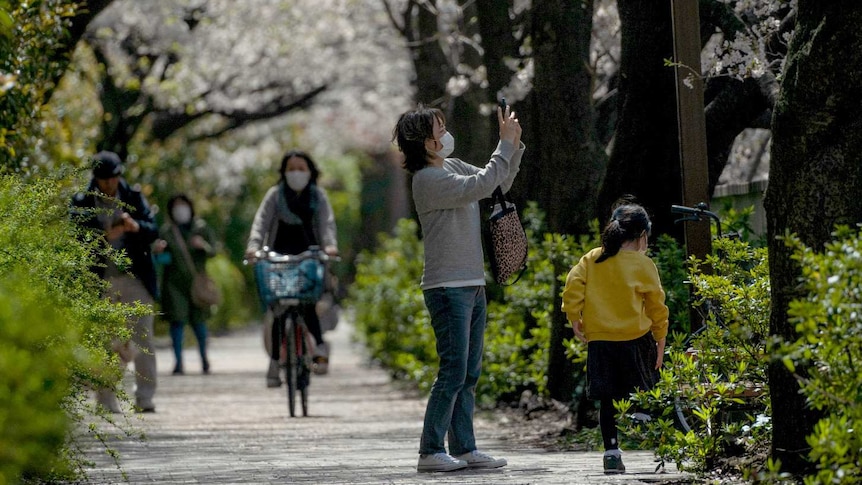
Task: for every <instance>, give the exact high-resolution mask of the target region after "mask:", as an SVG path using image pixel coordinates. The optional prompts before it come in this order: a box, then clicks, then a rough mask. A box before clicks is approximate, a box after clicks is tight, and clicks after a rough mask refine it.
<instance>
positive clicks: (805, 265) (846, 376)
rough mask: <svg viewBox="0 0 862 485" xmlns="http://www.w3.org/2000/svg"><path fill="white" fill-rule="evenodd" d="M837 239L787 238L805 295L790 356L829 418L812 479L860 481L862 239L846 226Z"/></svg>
mask: <svg viewBox="0 0 862 485" xmlns="http://www.w3.org/2000/svg"><path fill="white" fill-rule="evenodd" d="M834 236H835V238H834V241H832V242H830V243H828V244H827V245H826V246H825V248H824V249H825V250H819V248H818V249H817V250H815V249H811V248H807V247H805V246H804V245H803V244H802V243H801V242H800V241H799V240H798V239H797V238H795V237H792V238H789V239H788V244H790V245H791V246H792V247H793V248H794V259H796V260H798V262H799V265H800V267H801V268H802V278H801V280H800V281H801V284H802V285H803V286H804V288H805V290H806V293H807V296H806V297H805V298H801V299H798V300H795V301H793V302H792V303H791V304H790V307H789V310H788V316H789V318H791V319H792V320H791V321H792V322H794V323H795V325H796V331H797V332H798V335H799V339H798V340H797V341H796V342H789V343H788V345H787V346H786V348H785V349H784V350H785V352H786V355H785V357H784V361H785V364H786V365H787V367H788V368H789V369H790V371H791V372H793V371H794V370H795V369H796V366H797V365H799V364H801V363H805V364H806V368H807V370H808V374H809V376H808V377H807V378H802V377H801V376H797V377H798V378H799V379H800V382H801V385H802V392H803V393H804V394H805V396H806V397H807V399H808V402H809V403H810V404H811V406H813V407H814V408H816V409H818V410H821V411H823V412H824V415H825V416H824V417H823V418H822V419H821V420H820V421H819V422H818V423H817V424H816V425H815V427H814V432H813V433H812V434H811V435H810V436H808V438H807V440H808V444H809V445H810V446H811V451H810V452H809V457H810V459H811V461H812V462H813V463H816V464H817V468H818V471H817V473H816V474H813V475H811V476H809V477H806V479H805V483H808V484H814V483H841V484H844V483H846V484H850V483H859V482H860V481H862V471H860V468H859V463H862V436H860V434H859V429H860V428H862V370H860V366H859V363H860V362H862V312H860V309H862V238H860V234H859V232H857V230H851V229H850V228H848V227H846V226H842V227H839V228H837V229H836V232H835V234H834Z"/></svg>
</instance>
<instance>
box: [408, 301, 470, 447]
mask: <svg viewBox="0 0 862 485" xmlns="http://www.w3.org/2000/svg"><path fill="white" fill-rule="evenodd" d="M424 296H425V306H426V307H427V308H428V313H429V314H430V315H431V326H432V327H434V336H435V337H436V339H437V354H438V356H439V357H440V369H439V371H438V373H437V379H436V380H435V381H434V385H433V387H432V388H431V395H430V397H429V398H428V407H427V408H426V409H425V424H424V426H423V428H422V439H421V440H420V442H419V453H420V454H422V455H430V454H434V453H440V452H445V451H446V449H445V447H444V446H443V439H444V436H445V435H446V432H447V431H448V433H449V453H450V454H451V455H461V454H463V453H469V452H471V451H473V450H475V449H476V438H475V437H474V435H473V408H474V406H475V402H476V383H477V382H478V381H479V374H481V372H482V350H483V344H484V333H485V316H486V302H485V287H484V286H468V287H463V288H432V289H430V290H426V291H424Z"/></svg>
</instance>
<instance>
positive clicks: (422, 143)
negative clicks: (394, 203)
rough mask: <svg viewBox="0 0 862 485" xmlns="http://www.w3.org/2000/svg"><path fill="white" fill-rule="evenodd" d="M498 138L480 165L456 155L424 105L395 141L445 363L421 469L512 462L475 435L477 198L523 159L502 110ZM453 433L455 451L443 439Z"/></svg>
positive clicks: (482, 305)
mask: <svg viewBox="0 0 862 485" xmlns="http://www.w3.org/2000/svg"><path fill="white" fill-rule="evenodd" d="M497 119H498V122H499V126H500V142H499V143H498V144H497V148H496V150H495V151H494V153H493V154H492V155H491V159H490V161H489V162H488V163H487V164H485V166H484V167H482V168H479V167H476V166H473V165H470V164H468V163H466V162H463V161H461V160H459V159H457V158H450V155H451V154H452V152H453V151H454V149H455V138H454V137H453V136H452V134H450V133H449V132H448V131H446V119H445V117H444V116H443V113H442V112H441V111H440V110H438V109H434V108H428V107H425V106H423V105H419V107H417V108H416V109H413V110H410V111H408V112H406V113H404V114H402V115H401V117H400V118H399V119H398V122H397V124H396V126H395V129H394V131H393V140H395V141H397V143H398V147H399V149H400V150H401V152H402V153H404V157H405V160H404V163H403V166H404V168H405V169H406V170H407V171H408V172H410V173H412V174H413V200H414V202H415V204H416V211H417V213H418V215H419V223H420V225H421V226H422V235H423V244H424V247H425V266H424V271H423V274H422V281H421V283H420V286H421V288H422V292H423V295H424V298H425V306H426V307H427V309H428V312H429V314H430V317H431V325H432V327H433V328H434V335H435V338H436V341H437V354H438V356H439V358H440V368H439V371H438V374H437V378H436V380H435V381H434V385H433V387H432V389H431V395H430V397H429V398H428V405H427V408H426V410H425V420H424V425H423V429H422V437H421V440H420V443H419V463H418V465H417V470H418V471H419V472H438V471H453V470H459V469H463V468H467V467H471V468H498V467H502V466H505V465H506V463H507V462H506V460H505V459H502V458H494V457H492V456H489V455H487V454H485V453H482V452H480V451H478V450H477V447H476V439H475V436H474V433H473V410H474V406H475V390H476V383H477V382H478V380H479V375H480V374H481V370H482V349H483V343H484V342H483V339H484V332H485V319H486V300H485V265H484V258H483V253H482V243H481V229H480V217H479V200H481V199H483V198H487V197H490V196H491V194H492V193H493V192H494V190H495V189H496V188H497V187H498V186H501V187H502V188H503V191H504V192H505V191H507V190H509V188H510V187H511V185H512V182H513V181H514V179H515V175H516V174H517V173H518V169H519V166H520V163H521V156H522V155H523V153H524V149H525V147H524V145H523V144H521V126H520V124H519V123H518V119H517V118H516V117H515V114H514V113H512V112H511V111H510V110H509V108H505V109H500V108H498V109H497ZM447 432H448V442H449V443H448V444H449V452H448V453H447V452H446V448H445V445H444V439H445V436H446V434H447Z"/></svg>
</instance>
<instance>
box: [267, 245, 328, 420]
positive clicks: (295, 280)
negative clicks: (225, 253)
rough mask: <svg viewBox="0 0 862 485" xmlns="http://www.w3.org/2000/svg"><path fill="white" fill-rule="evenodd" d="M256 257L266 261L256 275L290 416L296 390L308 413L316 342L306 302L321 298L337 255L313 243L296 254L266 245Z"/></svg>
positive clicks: (294, 404)
mask: <svg viewBox="0 0 862 485" xmlns="http://www.w3.org/2000/svg"><path fill="white" fill-rule="evenodd" d="M254 259H255V260H256V261H259V262H263V263H266V264H265V265H263V266H261V265H260V263H258V266H256V267H255V276H256V277H257V278H258V289H259V290H260V292H261V293H260V296H261V299H262V301H263V302H264V304H265V305H266V306H267V308H268V309H269V310H270V311H271V312H272V315H273V326H272V348H273V349H272V350H273V356H272V358H273V359H277V360H278V361H279V363H280V366H281V368H282V369H284V371H285V376H286V379H285V380H286V381H287V397H288V410H289V411H290V416H291V417H293V416H295V406H296V391H297V390H298V391H300V395H301V402H302V415H303V416H308V386H309V384H310V381H311V369H312V363H311V349H312V348H313V347H314V343H313V339H312V338H311V333H310V332H309V330H308V327H307V326H306V323H305V320H304V317H303V305H304V304H314V303H316V301H317V300H318V299H319V298H320V294H321V293H322V290H323V287H324V286H325V278H326V273H327V272H326V263H327V262H328V261H331V260H337V259H338V258H337V257H330V256H329V255H327V254H326V253H324V252H322V251H320V249H319V248H318V247H316V246H312V247H310V248H309V250H308V251H305V252H303V253H301V254H297V255H287V254H278V253H275V252H273V251H269V250H268V249H267V248H264V249H263V250H260V251H257V252H255V254H254ZM307 260H315V261H317V262H319V263H321V265H317V266H316V265H313V264H312V265H311V266H310V267H306V266H307V265H304V263H303V262H304V261H307ZM309 271H310V272H309ZM309 340H312V342H310V341H309Z"/></svg>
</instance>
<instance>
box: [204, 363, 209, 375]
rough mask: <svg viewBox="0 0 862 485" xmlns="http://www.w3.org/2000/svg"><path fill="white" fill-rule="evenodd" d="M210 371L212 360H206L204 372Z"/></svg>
mask: <svg viewBox="0 0 862 485" xmlns="http://www.w3.org/2000/svg"><path fill="white" fill-rule="evenodd" d="M209 373H210V361H208V360H204V374H206V375H209Z"/></svg>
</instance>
